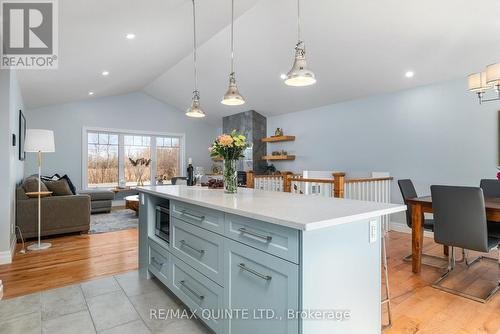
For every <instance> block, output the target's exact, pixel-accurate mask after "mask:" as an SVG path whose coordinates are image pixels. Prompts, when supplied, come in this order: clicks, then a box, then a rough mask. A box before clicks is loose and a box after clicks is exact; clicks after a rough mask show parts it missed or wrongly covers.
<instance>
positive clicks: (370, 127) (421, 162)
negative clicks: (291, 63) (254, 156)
mask: <svg viewBox="0 0 500 334" xmlns="http://www.w3.org/2000/svg"><path fill="white" fill-rule="evenodd" d="M499 109H500V102H490V103H486V104H483V105H479V104H478V101H477V97H476V96H475V95H474V94H472V93H469V92H468V91H467V83H466V80H465V79H459V80H454V81H451V82H445V83H441V84H435V85H431V86H425V87H420V88H416V89H411V90H406V91H401V92H397V93H393V94H385V95H380V96H373V97H368V98H364V99H359V100H354V101H349V102H345V103H339V104H334V105H328V106H324V107H321V108H316V109H311V110H305V111H300V112H296V113H289V114H285V115H280V116H276V117H270V118H268V121H267V124H268V134H270V135H271V134H274V129H275V128H276V127H282V128H283V129H284V131H285V134H289V135H295V136H297V138H296V141H295V142H290V143H283V144H272V145H270V146H268V151H269V153H270V152H271V150H273V149H281V148H284V149H287V150H288V151H289V153H291V154H296V155H297V157H296V160H295V161H293V162H278V163H276V164H275V166H276V167H277V168H278V169H280V170H291V171H302V170H342V171H347V172H348V173H349V172H370V171H388V172H390V173H391V175H392V176H394V177H395V180H397V179H399V178H411V179H412V180H413V181H414V183H415V186H416V188H417V192H419V194H422V195H424V194H429V193H430V189H429V186H430V185H431V184H454V185H474V186H477V185H479V180H480V179H481V178H495V177H496V171H497V170H496V166H497V164H498V110H499ZM392 200H393V202H401V201H402V199H401V196H400V194H399V189H398V188H397V184H396V181H395V182H394V183H393V187H392ZM396 219H397V220H398V221H399V220H403V218H402V217H397V218H396Z"/></svg>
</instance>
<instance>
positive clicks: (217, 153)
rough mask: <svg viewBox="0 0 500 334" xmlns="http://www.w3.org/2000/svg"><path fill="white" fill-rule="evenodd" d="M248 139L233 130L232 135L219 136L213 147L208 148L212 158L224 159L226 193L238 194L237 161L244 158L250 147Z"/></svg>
mask: <svg viewBox="0 0 500 334" xmlns="http://www.w3.org/2000/svg"><path fill="white" fill-rule="evenodd" d="M248 145H249V144H248V142H247V138H246V137H245V136H243V135H241V134H239V133H238V132H237V131H236V130H233V131H232V132H231V133H230V134H223V135H221V136H218V137H217V139H216V140H215V141H214V143H213V144H212V146H210V147H209V148H208V150H209V151H210V156H211V157H223V158H224V163H223V165H224V166H223V168H224V172H223V174H224V191H225V192H226V193H236V192H237V191H238V173H237V170H236V161H238V159H240V158H243V157H244V156H243V151H244V150H245V149H246V148H247V147H248Z"/></svg>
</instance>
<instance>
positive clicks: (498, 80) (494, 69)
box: [486, 63, 500, 86]
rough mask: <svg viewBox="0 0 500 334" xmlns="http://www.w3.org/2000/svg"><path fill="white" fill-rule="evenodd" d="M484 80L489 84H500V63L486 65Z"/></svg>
mask: <svg viewBox="0 0 500 334" xmlns="http://www.w3.org/2000/svg"><path fill="white" fill-rule="evenodd" d="M486 82H487V83H488V84H490V85H494V86H498V85H500V63H496V64H492V65H488V66H487V67H486Z"/></svg>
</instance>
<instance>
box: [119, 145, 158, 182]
mask: <svg viewBox="0 0 500 334" xmlns="http://www.w3.org/2000/svg"><path fill="white" fill-rule="evenodd" d="M123 138H124V144H125V145H124V148H125V181H126V182H127V186H136V185H137V179H138V177H139V175H137V173H138V170H137V168H135V167H134V166H133V165H132V163H131V161H130V159H132V160H137V159H146V160H148V159H151V137H149V136H132V135H130V136H129V135H125V136H124V137H123ZM141 175H142V179H143V180H144V185H150V184H151V167H148V168H146V169H144V170H143V171H141Z"/></svg>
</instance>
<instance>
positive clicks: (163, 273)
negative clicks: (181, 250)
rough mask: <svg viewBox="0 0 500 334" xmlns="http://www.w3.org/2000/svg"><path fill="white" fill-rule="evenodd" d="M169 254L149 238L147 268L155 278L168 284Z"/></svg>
mask: <svg viewBox="0 0 500 334" xmlns="http://www.w3.org/2000/svg"><path fill="white" fill-rule="evenodd" d="M170 258H171V255H170V254H169V253H168V252H167V251H165V250H164V249H162V248H161V246H159V245H157V244H156V243H155V242H154V241H151V240H149V263H148V269H149V271H150V272H152V273H153V274H154V275H155V276H156V278H158V279H159V280H160V281H161V282H162V283H163V284H165V285H168V286H169V285H170V277H171V275H170V270H171V268H170V262H171V259H170Z"/></svg>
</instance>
